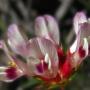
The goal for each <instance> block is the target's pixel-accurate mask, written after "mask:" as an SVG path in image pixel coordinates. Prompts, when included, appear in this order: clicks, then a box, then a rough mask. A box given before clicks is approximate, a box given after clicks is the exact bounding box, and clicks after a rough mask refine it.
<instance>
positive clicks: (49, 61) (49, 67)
mask: <svg viewBox="0 0 90 90" xmlns="http://www.w3.org/2000/svg"><path fill="white" fill-rule="evenodd" d="M45 62H46V63H48V69H49V70H51V60H50V57H49V55H48V54H47V53H46V55H45Z"/></svg>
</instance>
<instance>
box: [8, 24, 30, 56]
mask: <svg viewBox="0 0 90 90" xmlns="http://www.w3.org/2000/svg"><path fill="white" fill-rule="evenodd" d="M8 44H9V46H10V47H11V49H12V50H13V51H14V52H15V53H17V54H20V55H22V56H27V52H28V50H27V48H26V41H25V40H24V38H23V37H22V35H21V34H20V32H19V30H18V27H17V26H16V25H15V24H12V25H10V26H9V28H8Z"/></svg>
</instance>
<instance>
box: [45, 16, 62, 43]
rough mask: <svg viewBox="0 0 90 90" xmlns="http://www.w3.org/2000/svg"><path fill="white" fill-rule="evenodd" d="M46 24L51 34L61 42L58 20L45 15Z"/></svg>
mask: <svg viewBox="0 0 90 90" xmlns="http://www.w3.org/2000/svg"><path fill="white" fill-rule="evenodd" d="M44 17H45V20H46V25H47V27H48V32H49V36H50V37H51V39H52V40H53V41H54V42H55V43H56V44H59V39H60V37H59V27H58V24H57V22H56V20H55V19H54V18H53V17H52V16H49V15H45V16H44Z"/></svg>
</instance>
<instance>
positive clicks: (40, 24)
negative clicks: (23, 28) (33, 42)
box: [35, 16, 49, 38]
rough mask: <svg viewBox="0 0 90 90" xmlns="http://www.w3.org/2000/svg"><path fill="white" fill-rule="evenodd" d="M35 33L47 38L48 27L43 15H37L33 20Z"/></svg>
mask: <svg viewBox="0 0 90 90" xmlns="http://www.w3.org/2000/svg"><path fill="white" fill-rule="evenodd" d="M35 34H36V35H37V36H41V37H45V38H49V33H48V28H47V25H46V22H45V19H44V17H41V16H39V17H37V18H36V20H35Z"/></svg>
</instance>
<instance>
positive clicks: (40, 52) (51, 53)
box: [27, 38, 58, 78]
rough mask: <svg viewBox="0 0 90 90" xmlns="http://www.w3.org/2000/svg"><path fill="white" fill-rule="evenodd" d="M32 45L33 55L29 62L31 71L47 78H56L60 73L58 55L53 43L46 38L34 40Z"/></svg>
mask: <svg viewBox="0 0 90 90" xmlns="http://www.w3.org/2000/svg"><path fill="white" fill-rule="evenodd" d="M30 44H31V46H30V51H31V54H30V57H29V58H28V61H27V63H28V66H29V67H30V71H32V72H33V73H34V75H40V76H43V77H46V78H52V77H55V76H56V74H57V71H58V55H57V51H56V48H55V46H54V45H53V43H52V42H51V41H50V40H48V39H45V38H34V39H32V40H31V42H30ZM32 53H33V54H32ZM47 55H48V57H47ZM51 75H52V77H51Z"/></svg>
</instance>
